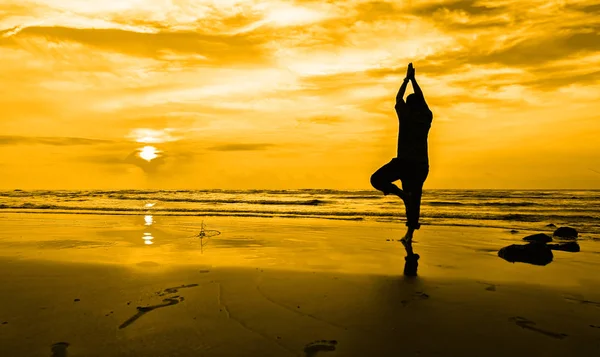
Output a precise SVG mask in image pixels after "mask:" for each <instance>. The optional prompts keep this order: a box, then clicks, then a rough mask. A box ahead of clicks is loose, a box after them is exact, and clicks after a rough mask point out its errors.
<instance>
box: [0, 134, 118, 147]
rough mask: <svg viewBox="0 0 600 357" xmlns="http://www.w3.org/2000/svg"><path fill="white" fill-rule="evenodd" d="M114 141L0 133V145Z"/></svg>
mask: <svg viewBox="0 0 600 357" xmlns="http://www.w3.org/2000/svg"><path fill="white" fill-rule="evenodd" d="M110 143H114V141H112V140H102V139H87V138H70V137H31V136H18V135H0V145H32V144H38V145H53V146H77V145H98V144H110Z"/></svg>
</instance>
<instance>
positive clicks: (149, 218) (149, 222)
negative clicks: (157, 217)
mask: <svg viewBox="0 0 600 357" xmlns="http://www.w3.org/2000/svg"><path fill="white" fill-rule="evenodd" d="M144 222H145V225H146V226H151V225H152V224H153V223H154V218H152V215H146V216H144Z"/></svg>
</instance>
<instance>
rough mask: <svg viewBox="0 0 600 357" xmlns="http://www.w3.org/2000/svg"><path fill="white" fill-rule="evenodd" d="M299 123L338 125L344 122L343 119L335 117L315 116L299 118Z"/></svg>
mask: <svg viewBox="0 0 600 357" xmlns="http://www.w3.org/2000/svg"><path fill="white" fill-rule="evenodd" d="M298 121H299V122H308V123H314V124H328V125H332V124H338V123H342V122H343V121H344V118H342V117H340V116H335V115H315V116H311V117H307V118H301V119H299V120H298Z"/></svg>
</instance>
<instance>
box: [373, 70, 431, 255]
mask: <svg viewBox="0 0 600 357" xmlns="http://www.w3.org/2000/svg"><path fill="white" fill-rule="evenodd" d="M409 81H411V82H412V86H413V90H414V93H413V94H410V95H409V96H408V97H406V102H405V101H404V92H405V91H406V86H407V85H408V82H409ZM395 109H396V114H398V119H399V124H400V129H399V133H398V153H397V156H396V157H395V158H393V159H392V161H390V162H389V163H387V164H385V165H384V166H383V167H381V168H380V169H379V170H377V171H376V172H375V173H374V174H373V175H372V176H371V184H372V185H373V187H375V188H376V189H377V190H379V191H382V192H383V194H384V195H388V194H390V193H392V194H394V195H396V196H398V197H400V198H401V199H402V200H403V201H404V205H405V207H406V226H407V227H408V230H407V232H406V234H405V235H404V238H402V242H403V243H405V244H406V243H410V242H411V240H412V237H413V233H414V231H415V230H416V229H419V228H420V224H419V215H420V211H421V194H422V192H423V184H424V183H425V180H426V179H427V175H428V174H429V154H428V148H427V136H428V134H429V129H430V128H431V122H432V120H433V113H432V112H431V110H429V107H428V106H427V103H426V102H425V97H424V96H423V92H422V91H421V88H420V87H419V85H418V84H417V80H416V79H415V69H414V68H413V65H412V63H410V64H409V65H408V69H407V72H406V78H404V81H403V83H402V86H401V87H400V90H399V91H398V94H397V95H396V106H395ZM396 180H400V181H401V182H402V189H400V188H399V187H398V186H396V185H394V184H393V183H392V182H394V181H396Z"/></svg>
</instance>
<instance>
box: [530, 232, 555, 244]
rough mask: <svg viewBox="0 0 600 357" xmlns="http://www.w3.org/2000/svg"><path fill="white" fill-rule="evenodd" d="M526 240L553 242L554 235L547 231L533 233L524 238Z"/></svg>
mask: <svg viewBox="0 0 600 357" xmlns="http://www.w3.org/2000/svg"><path fill="white" fill-rule="evenodd" d="M523 240H524V241H527V242H535V243H550V242H552V237H550V236H549V235H547V234H545V233H538V234H532V235H530V236H527V237H525V238H523Z"/></svg>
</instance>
